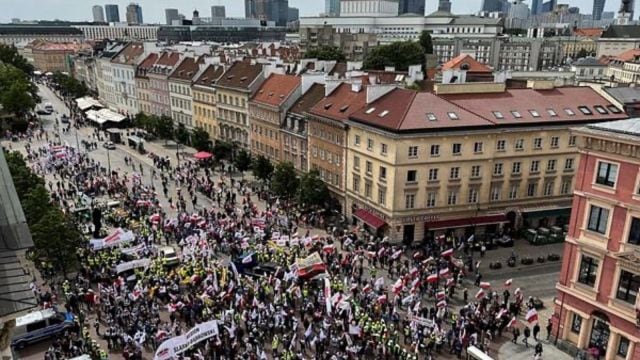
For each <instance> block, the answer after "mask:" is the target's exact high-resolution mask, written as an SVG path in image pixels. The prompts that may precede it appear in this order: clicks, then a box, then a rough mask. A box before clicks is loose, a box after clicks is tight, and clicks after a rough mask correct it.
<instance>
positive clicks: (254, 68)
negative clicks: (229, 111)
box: [217, 61, 262, 90]
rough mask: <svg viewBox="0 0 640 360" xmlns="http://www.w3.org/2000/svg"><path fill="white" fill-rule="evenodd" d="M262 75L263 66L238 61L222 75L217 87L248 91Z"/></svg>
mask: <svg viewBox="0 0 640 360" xmlns="http://www.w3.org/2000/svg"><path fill="white" fill-rule="evenodd" d="M261 73H262V65H260V64H251V63H249V62H246V61H238V62H236V63H234V64H233V65H231V67H230V68H229V69H228V70H227V71H226V72H225V73H224V74H223V75H222V77H221V78H220V80H218V83H217V85H220V86H224V87H229V88H236V89H242V90H248V89H249V86H251V84H252V83H253V82H254V81H255V80H256V79H257V78H258V76H260V74H261Z"/></svg>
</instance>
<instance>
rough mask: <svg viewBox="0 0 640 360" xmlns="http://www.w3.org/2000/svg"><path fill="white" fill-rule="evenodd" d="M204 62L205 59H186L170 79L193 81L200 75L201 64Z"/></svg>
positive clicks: (188, 57)
mask: <svg viewBox="0 0 640 360" xmlns="http://www.w3.org/2000/svg"><path fill="white" fill-rule="evenodd" d="M203 60H204V57H198V58H193V57H190V56H187V57H185V58H184V59H182V62H180V65H178V66H177V67H176V68H175V69H174V70H173V72H172V73H171V75H170V76H169V79H171V80H186V81H191V80H192V79H193V77H194V76H196V74H197V73H198V70H200V65H199V64H202V63H203Z"/></svg>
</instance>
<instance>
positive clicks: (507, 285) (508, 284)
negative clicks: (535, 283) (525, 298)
mask: <svg viewBox="0 0 640 360" xmlns="http://www.w3.org/2000/svg"><path fill="white" fill-rule="evenodd" d="M511 284H513V279H509V280H507V281H505V282H504V287H509V286H511Z"/></svg>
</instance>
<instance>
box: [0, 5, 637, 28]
mask: <svg viewBox="0 0 640 360" xmlns="http://www.w3.org/2000/svg"><path fill="white" fill-rule="evenodd" d="M135 2H137V3H139V4H140V6H141V7H142V13H143V15H144V20H145V21H147V22H149V23H158V24H162V23H164V20H165V13H164V9H165V8H176V9H178V11H180V13H182V14H184V15H185V16H186V17H187V18H191V13H192V12H193V10H194V9H197V10H198V11H200V14H202V16H204V15H205V14H207V16H208V14H209V13H210V12H211V10H210V9H211V6H212V5H224V6H226V10H227V16H228V17H244V1H241V0H137V1H135ZM559 2H560V3H567V4H569V5H571V6H577V7H579V8H580V10H581V12H582V13H583V14H590V13H591V10H592V9H593V0H564V1H563V0H560V1H559ZM129 3H131V0H122V1H120V0H115V1H106V2H104V3H100V2H93V1H91V0H89V1H87V0H48V1H42V0H2V9H3V11H2V12H0V22H2V23H7V22H10V21H11V19H12V18H19V19H21V20H54V19H59V20H69V21H92V11H91V9H92V7H93V5H101V6H104V5H105V4H117V5H119V8H120V19H124V18H125V9H126V7H127V5H128V4H129ZM324 3H325V1H324V0H313V1H311V0H289V6H290V7H297V8H298V9H300V16H301V17H304V16H317V15H318V14H320V13H322V12H324ZM451 3H452V12H453V13H456V14H470V13H476V12H478V10H480V6H481V4H482V1H481V0H451ZM525 3H527V4H528V5H529V6H531V0H525ZM637 3H640V1H637ZM437 7H438V1H437V0H427V5H426V13H427V14H428V13H431V12H433V11H435V10H436V8H437ZM619 7H620V0H607V4H606V7H605V11H617V10H618V8H619Z"/></svg>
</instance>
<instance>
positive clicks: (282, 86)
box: [252, 74, 301, 106]
mask: <svg viewBox="0 0 640 360" xmlns="http://www.w3.org/2000/svg"><path fill="white" fill-rule="evenodd" d="M300 82H301V81H300V78H299V77H298V76H293V75H280V74H271V75H270V76H269V77H268V78H267V80H265V82H264V83H262V86H260V89H258V91H257V92H256V94H255V95H254V96H253V99H252V100H253V101H255V102H258V103H262V104H267V105H272V106H281V105H282V104H284V102H285V101H287V99H289V96H291V94H293V92H294V91H295V90H296V89H297V88H299V87H300Z"/></svg>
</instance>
